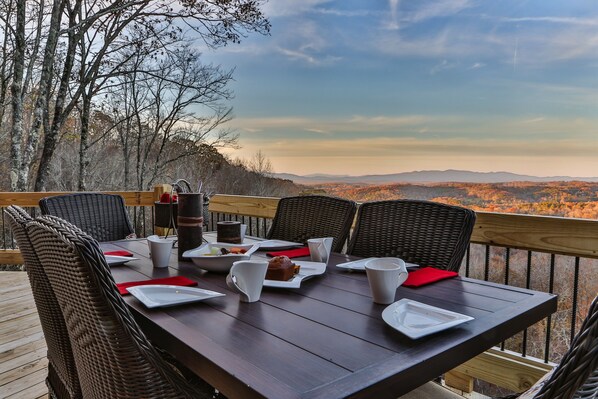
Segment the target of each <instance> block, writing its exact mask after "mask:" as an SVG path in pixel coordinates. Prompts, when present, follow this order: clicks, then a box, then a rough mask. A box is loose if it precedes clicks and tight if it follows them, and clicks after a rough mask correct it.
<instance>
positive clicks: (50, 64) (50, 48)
mask: <svg viewBox="0 0 598 399" xmlns="http://www.w3.org/2000/svg"><path fill="white" fill-rule="evenodd" d="M64 7H65V2H64V1H54V2H53V4H52V16H51V17H50V26H49V31H48V37H47V39H46V47H45V49H44V58H43V61H42V70H41V75H40V80H39V93H38V95H37V98H36V100H35V106H34V107H33V123H32V126H31V132H30V133H29V137H28V138H27V144H26V146H25V151H24V154H23V159H22V162H21V169H22V170H24V171H25V170H26V172H27V173H26V174H23V175H22V177H23V180H22V181H19V185H22V186H24V187H25V186H27V185H28V184H29V174H30V173H31V170H30V169H29V168H30V165H31V163H32V160H33V157H34V155H35V153H36V152H37V145H38V142H39V137H40V132H41V129H42V127H43V128H44V131H47V130H48V129H47V128H48V127H49V126H50V113H49V107H50V105H49V104H50V88H51V87H52V75H53V74H54V62H55V58H56V46H57V44H58V37H59V35H60V34H59V32H60V24H61V21H62V13H63V11H64Z"/></svg>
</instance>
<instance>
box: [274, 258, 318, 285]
mask: <svg viewBox="0 0 598 399" xmlns="http://www.w3.org/2000/svg"><path fill="white" fill-rule="evenodd" d="M293 263H295V264H296V265H299V273H298V274H296V275H295V277H293V278H292V279H290V280H288V281H279V280H264V287H275V288H299V287H300V286H301V282H302V281H303V280H305V279H307V278H309V277H313V276H318V275H320V274H324V272H325V271H326V263H322V262H308V261H301V260H300V261H296V262H293Z"/></svg>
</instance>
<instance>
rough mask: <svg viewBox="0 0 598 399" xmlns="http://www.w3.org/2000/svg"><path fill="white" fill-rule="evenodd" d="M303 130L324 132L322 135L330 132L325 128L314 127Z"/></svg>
mask: <svg viewBox="0 0 598 399" xmlns="http://www.w3.org/2000/svg"><path fill="white" fill-rule="evenodd" d="M305 130H306V131H308V132H312V133H318V134H324V135H330V134H332V133H331V132H330V131H328V130H326V129H318V128H315V127H312V128H308V129H305Z"/></svg>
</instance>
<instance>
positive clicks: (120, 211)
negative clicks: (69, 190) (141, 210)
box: [39, 193, 133, 241]
mask: <svg viewBox="0 0 598 399" xmlns="http://www.w3.org/2000/svg"><path fill="white" fill-rule="evenodd" d="M39 207H40V209H41V211H42V214H44V215H54V216H58V217H59V218H62V219H64V220H66V221H67V222H70V223H72V224H74V225H75V226H77V227H79V228H80V229H81V230H83V231H84V232H86V233H87V234H89V235H91V236H92V237H93V238H95V239H96V240H98V241H116V240H123V239H125V238H126V237H127V236H129V235H130V234H132V233H133V226H132V225H131V222H130V220H129V215H128V214H127V209H126V207H125V202H124V200H123V198H122V197H121V196H120V195H115V194H103V193H76V194H66V195H58V196H54V197H46V198H42V199H41V200H40V201H39Z"/></svg>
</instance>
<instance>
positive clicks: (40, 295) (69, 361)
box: [4, 206, 82, 399]
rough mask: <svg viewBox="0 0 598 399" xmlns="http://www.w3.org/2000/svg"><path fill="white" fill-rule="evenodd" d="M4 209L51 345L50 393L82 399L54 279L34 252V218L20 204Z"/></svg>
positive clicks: (55, 395) (49, 350) (49, 364)
mask: <svg viewBox="0 0 598 399" xmlns="http://www.w3.org/2000/svg"><path fill="white" fill-rule="evenodd" d="M4 212H5V214H6V216H7V220H8V223H9V225H10V227H11V229H12V232H13V235H14V237H15V239H16V241H17V245H18V246H19V249H20V251H21V255H22V256H23V259H24V261H25V268H26V270H27V276H28V277H29V283H30V284H31V289H32V291H33V299H34V301H35V306H36V307H37V312H38V314H39V318H40V321H41V325H42V330H43V332H44V337H45V339H46V344H47V347H48V355H47V356H48V377H47V378H46V385H48V390H49V392H50V396H51V397H52V398H71V399H75V398H81V397H82V394H81V387H80V385H79V376H78V375H77V368H76V366H75V359H74V358H73V350H72V348H71V343H70V341H69V336H68V330H67V327H66V324H65V322H64V317H62V312H61V311H60V306H59V305H58V300H57V299H56V295H54V291H53V290H52V287H51V286H50V281H49V280H48V277H47V276H46V274H45V273H44V270H43V268H42V265H41V264H40V262H39V259H38V258H37V255H36V254H35V252H34V251H33V247H32V246H31V241H30V240H29V236H28V234H27V231H26V230H25V225H26V224H27V223H28V222H30V221H32V220H33V219H32V218H31V217H30V216H29V214H28V213H27V212H25V211H24V210H23V209H22V208H19V207H17V206H9V207H8V208H6V210H5V211H4Z"/></svg>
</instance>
